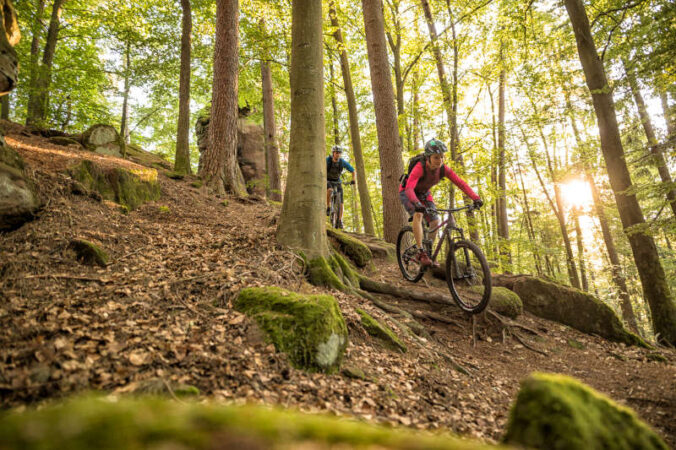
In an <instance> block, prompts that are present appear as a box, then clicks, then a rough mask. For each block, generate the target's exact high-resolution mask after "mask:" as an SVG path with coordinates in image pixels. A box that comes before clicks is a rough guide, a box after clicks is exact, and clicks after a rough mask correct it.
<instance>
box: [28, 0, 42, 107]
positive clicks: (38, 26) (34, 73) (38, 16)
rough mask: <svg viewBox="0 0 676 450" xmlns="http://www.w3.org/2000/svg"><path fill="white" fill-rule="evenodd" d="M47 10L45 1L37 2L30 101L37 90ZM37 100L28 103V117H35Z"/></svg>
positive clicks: (32, 28) (33, 26) (30, 72)
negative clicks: (44, 19)
mask: <svg viewBox="0 0 676 450" xmlns="http://www.w3.org/2000/svg"><path fill="white" fill-rule="evenodd" d="M44 10H45V0H35V16H34V19H33V25H32V26H31V34H32V36H31V56H30V65H29V66H28V70H29V74H28V92H29V99H31V98H33V97H32V96H33V95H34V94H33V92H34V91H35V90H36V89H37V86H36V83H37V78H38V70H39V69H40V68H39V66H38V64H39V62H40V39H41V37H42V33H43V31H42V30H43V28H44V24H43V23H42V15H43V13H44ZM34 109H35V100H32V101H30V100H29V102H28V111H27V117H33V116H34V114H35V112H34V111H33V110H34Z"/></svg>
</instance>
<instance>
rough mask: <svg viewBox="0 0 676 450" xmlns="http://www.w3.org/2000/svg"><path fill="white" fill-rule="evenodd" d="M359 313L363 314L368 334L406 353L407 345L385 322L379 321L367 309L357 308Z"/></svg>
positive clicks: (362, 322)
mask: <svg viewBox="0 0 676 450" xmlns="http://www.w3.org/2000/svg"><path fill="white" fill-rule="evenodd" d="M357 313H358V314H359V316H361V324H362V326H363V327H364V329H365V330H366V332H367V333H368V334H370V335H371V336H373V337H375V338H377V339H380V340H381V341H382V342H383V344H385V346H386V347H387V348H389V349H391V350H395V351H400V352H402V353H406V345H404V343H403V342H401V340H400V339H399V337H398V336H397V335H396V334H395V333H394V331H392V330H391V329H390V327H388V326H387V325H385V324H382V323H380V322H378V321H377V320H376V319H374V318H373V317H371V315H369V313H367V312H366V311H364V310H362V309H359V308H357Z"/></svg>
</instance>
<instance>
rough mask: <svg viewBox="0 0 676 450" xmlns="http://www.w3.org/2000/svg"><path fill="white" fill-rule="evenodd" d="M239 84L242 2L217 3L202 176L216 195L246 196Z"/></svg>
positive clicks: (237, 0) (221, 0) (227, 0)
mask: <svg viewBox="0 0 676 450" xmlns="http://www.w3.org/2000/svg"><path fill="white" fill-rule="evenodd" d="M238 82H239V0H217V1H216V43H215V46H214V80H213V94H212V97H211V121H210V122H209V143H210V145H209V147H208V148H207V149H206V150H205V152H204V153H205V154H204V157H203V158H204V160H203V167H202V173H201V176H202V178H203V179H204V182H205V184H206V185H207V186H208V187H209V188H210V189H212V190H213V191H214V192H216V193H217V194H224V193H225V192H226V191H227V192H230V193H232V194H235V195H237V196H245V195H246V188H245V186H244V178H243V177H242V173H241V171H240V170H239V165H238V164H237V114H238V110H237V92H238Z"/></svg>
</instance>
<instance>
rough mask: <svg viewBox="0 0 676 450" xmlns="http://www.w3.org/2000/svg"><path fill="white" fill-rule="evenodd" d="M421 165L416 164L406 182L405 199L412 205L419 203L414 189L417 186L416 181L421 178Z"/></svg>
mask: <svg viewBox="0 0 676 450" xmlns="http://www.w3.org/2000/svg"><path fill="white" fill-rule="evenodd" d="M422 165H423V163H418V164H416V165H415V167H414V168H413V170H411V173H410V174H409V176H408V181H406V197H408V199H409V200H410V201H411V203H413V204H414V205H415V204H416V203H418V202H419V201H420V200H418V196H417V195H415V187H416V186H417V185H418V180H420V179H421V178H422V176H423V166H422Z"/></svg>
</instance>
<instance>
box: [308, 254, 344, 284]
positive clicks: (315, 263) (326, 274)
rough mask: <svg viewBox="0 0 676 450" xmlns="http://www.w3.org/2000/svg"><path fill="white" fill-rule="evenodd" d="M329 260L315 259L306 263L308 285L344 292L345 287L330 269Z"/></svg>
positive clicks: (330, 261)
mask: <svg viewBox="0 0 676 450" xmlns="http://www.w3.org/2000/svg"><path fill="white" fill-rule="evenodd" d="M332 262H333V261H332V260H331V258H323V257H317V258H315V259H312V260H310V261H307V270H308V277H309V279H310V283H312V284H314V285H315V286H324V287H328V288H333V289H337V290H339V291H342V292H345V291H346V290H347V287H346V286H345V284H344V283H343V282H342V281H341V279H340V278H338V276H337V275H336V272H335V271H334V270H333V268H332V267H331V263H332Z"/></svg>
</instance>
